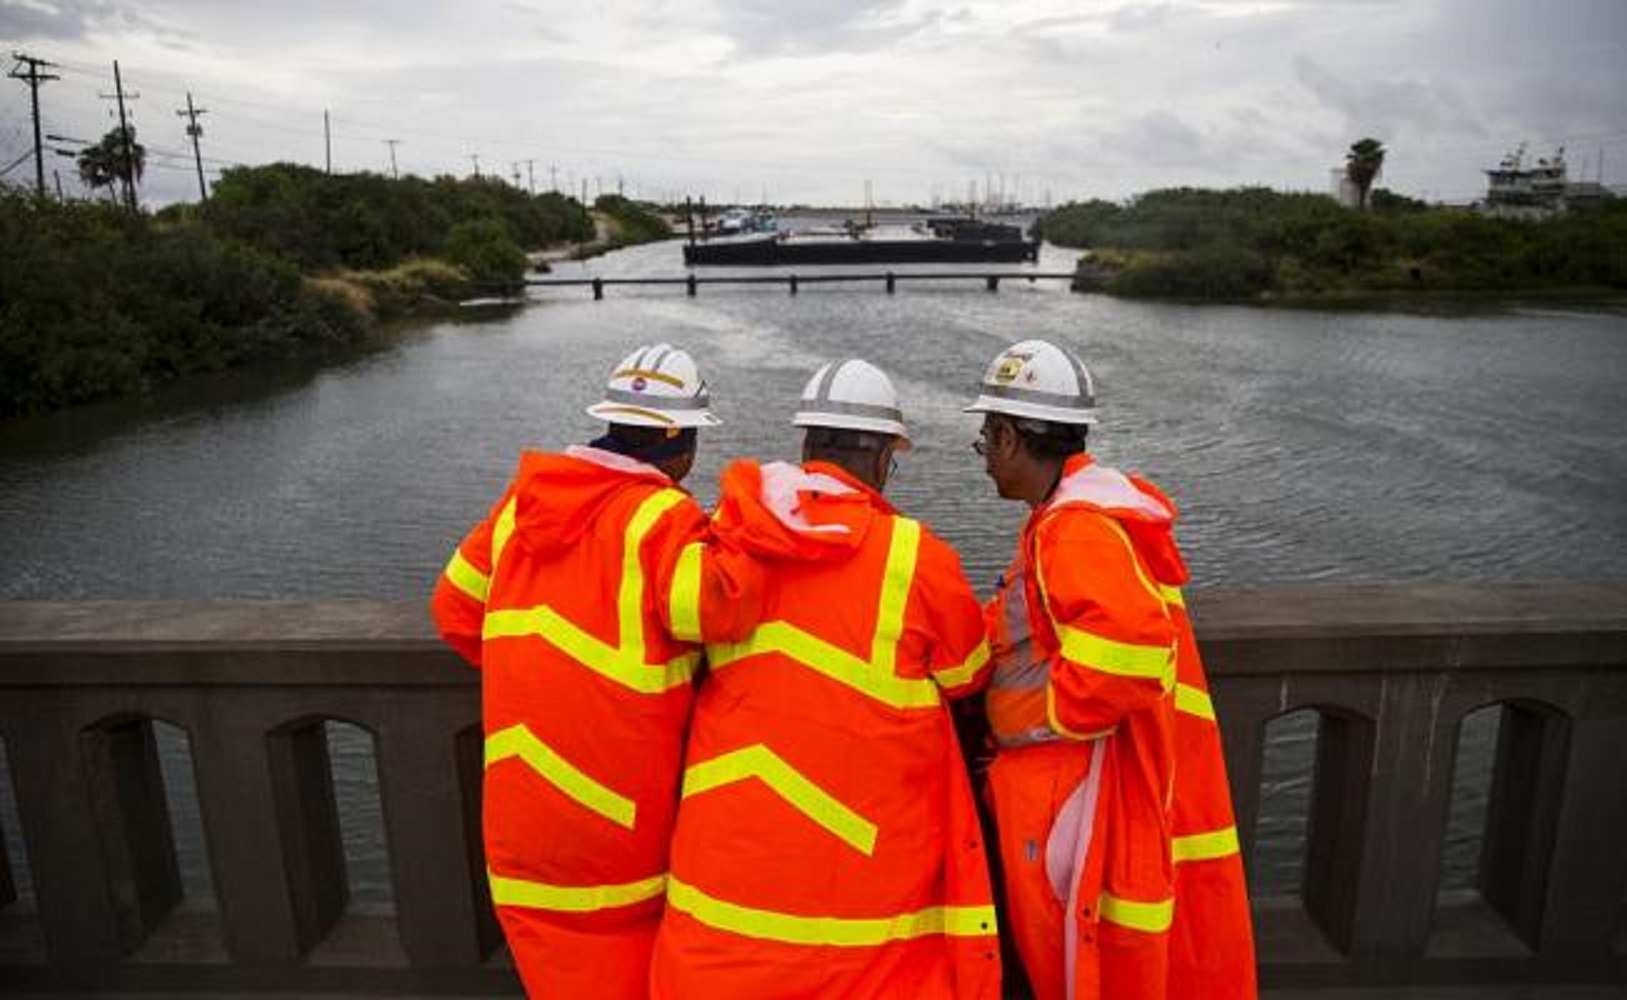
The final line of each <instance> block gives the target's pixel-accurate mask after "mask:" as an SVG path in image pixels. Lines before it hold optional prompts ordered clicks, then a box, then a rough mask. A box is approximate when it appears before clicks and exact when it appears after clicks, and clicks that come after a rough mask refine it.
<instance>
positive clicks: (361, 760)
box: [280, 718, 406, 967]
mask: <svg viewBox="0 0 1627 1000" xmlns="http://www.w3.org/2000/svg"><path fill="white" fill-rule="evenodd" d="M282 739H283V741H284V746H283V749H282V750H281V751H280V753H281V754H282V756H283V759H284V760H285V761H287V762H289V763H291V764H293V768H292V771H291V774H292V775H294V776H297V785H298V788H297V791H296V790H294V789H292V788H286V786H285V791H284V792H283V793H282V794H281V795H280V798H281V800H282V802H283V806H284V809H289V808H292V809H293V810H294V811H295V813H296V814H297V816H298V817H299V820H298V825H297V826H296V827H294V828H293V829H291V830H289V831H288V834H285V835H292V837H293V844H292V846H293V848H294V852H295V853H294V854H293V855H292V856H294V857H297V858H298V859H299V861H298V862H297V863H296V870H298V871H300V872H302V873H303V877H302V879H301V881H302V891H301V892H300V893H299V899H300V905H299V907H298V910H299V913H300V916H301V918H302V920H301V923H302V928H301V935H300V936H301V940H302V941H303V943H304V946H305V947H306V948H307V949H309V951H308V956H307V961H309V962H310V964H312V965H317V966H321V965H348V966H377V967H400V966H402V965H405V963H406V956H405V955H404V953H403V952H402V950H401V943H400V941H399V939H398V937H397V934H396V927H395V920H394V916H395V901H394V894H393V892H392V890H391V887H390V853H389V847H388V844H387V841H386V838H385V833H384V815H383V806H382V803H381V801H380V796H379V772H378V753H377V744H376V737H375V736H374V734H373V733H372V732H371V731H370V730H368V729H366V728H363V727H362V726H358V725H356V724H354V723H350V722H346V721H344V720H340V719H331V718H330V719H324V720H320V721H311V722H308V723H306V724H303V725H300V726H297V727H295V728H294V729H292V730H289V731H286V732H285V733H284V734H283V737H282Z"/></svg>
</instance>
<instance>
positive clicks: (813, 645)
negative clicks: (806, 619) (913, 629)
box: [706, 622, 941, 708]
mask: <svg viewBox="0 0 1627 1000" xmlns="http://www.w3.org/2000/svg"><path fill="white" fill-rule="evenodd" d="M760 653H779V654H780V655H782V656H785V657H788V658H790V659H792V660H795V661H797V662H798V663H800V664H802V665H803V666H805V667H807V668H808V669H810V670H815V671H818V672H819V673H821V674H824V675H825V676H826V677H829V678H830V679H831V680H833V681H836V682H837V683H839V684H844V685H846V686H847V687H850V688H852V689H853V690H855V691H857V692H859V693H860V694H863V695H868V696H869V697H871V698H874V699H875V700H876V701H879V702H881V703H882V704H884V705H891V706H893V707H894V708H926V707H929V706H932V705H936V704H938V703H939V701H940V700H941V696H940V695H939V692H938V685H936V684H934V683H933V682H932V681H929V680H926V679H924V678H923V679H920V680H915V679H910V678H904V677H895V676H894V675H893V673H892V669H891V667H892V664H886V665H885V668H884V667H883V666H882V665H880V664H871V663H867V662H865V661H864V660H861V659H859V658H858V657H857V656H854V655H853V654H852V653H849V652H848V651H847V650H845V649H841V648H839V647H837V646H833V645H831V644H830V643H828V642H826V641H825V640H823V639H820V638H818V637H817V636H812V635H809V634H808V633H807V632H804V631H802V630H801V629H799V628H797V627H796V626H795V625H792V624H790V623H789V622H766V623H764V624H762V625H759V626H757V629H756V631H754V632H753V633H752V635H751V638H749V639H747V640H746V641H745V642H737V643H732V644H719V645H712V646H707V647H706V658H707V660H708V662H710V664H711V665H712V669H714V670H721V669H723V668H724V667H727V666H729V665H730V664H732V663H736V662H738V661H740V660H743V659H745V658H746V657H748V656H756V655H758V654H760Z"/></svg>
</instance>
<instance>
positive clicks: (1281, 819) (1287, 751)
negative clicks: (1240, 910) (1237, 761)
mask: <svg viewBox="0 0 1627 1000" xmlns="http://www.w3.org/2000/svg"><path fill="white" fill-rule="evenodd" d="M1320 719H1321V716H1320V715H1319V714H1318V713H1317V712H1316V711H1315V710H1314V709H1309V708H1306V709H1301V710H1300V711H1297V712H1289V713H1288V714H1287V715H1279V716H1277V717H1276V718H1275V719H1272V720H1271V721H1270V722H1268V723H1266V726H1265V740H1264V744H1265V750H1264V755H1263V760H1262V762H1261V766H1260V806H1259V812H1258V816H1259V819H1258V821H1257V823H1258V825H1257V826H1256V827H1255V833H1254V855H1253V857H1252V858H1251V859H1250V864H1249V888H1250V891H1251V892H1252V893H1253V894H1254V895H1256V896H1262V897H1264V896H1297V895H1298V894H1299V891H1300V887H1301V884H1302V883H1303V882H1304V878H1305V827H1306V823H1307V822H1308V820H1309V817H1310V808H1311V777H1312V774H1313V769H1314V766H1315V761H1316V740H1317V733H1318V729H1319V722H1320Z"/></svg>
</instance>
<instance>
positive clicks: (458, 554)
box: [429, 488, 513, 667]
mask: <svg viewBox="0 0 1627 1000" xmlns="http://www.w3.org/2000/svg"><path fill="white" fill-rule="evenodd" d="M512 492H513V490H512V488H511V489H510V490H508V491H506V492H505V493H504V494H503V499H501V500H499V501H498V502H497V506H496V507H493V508H492V512H491V513H490V514H489V515H487V517H486V519H485V520H483V521H481V522H480V523H479V524H476V525H475V526H474V527H473V528H472V529H470V531H469V534H468V535H467V536H466V537H465V538H464V539H463V542H462V543H461V544H460V545H458V547H457V548H456V549H454V550H453V552H452V558H451V559H450V560H449V561H448V562H447V564H446V568H445V569H444V570H442V571H441V576H440V579H439V580H437V581H436V582H435V593H434V595H433V596H432V597H431V598H430V601H429V610H430V614H431V615H433V616H434V618H435V627H436V629H437V630H438V631H439V632H440V634H441V639H442V640H443V641H444V642H445V643H446V644H447V645H448V646H451V647H452V648H453V649H454V650H456V651H457V652H458V653H459V655H461V656H462V657H463V658H464V659H465V660H468V661H469V662H470V663H471V664H473V665H474V666H477V667H478V666H480V634H481V626H482V625H483V624H484V623H485V619H486V594H487V592H488V591H489V590H490V589H491V568H492V535H493V532H494V531H495V530H496V527H497V522H498V521H500V520H502V518H503V516H504V511H506V510H508V509H509V507H508V503H509V499H510V496H511V494H512ZM510 516H512V515H510Z"/></svg>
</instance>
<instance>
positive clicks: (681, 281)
mask: <svg viewBox="0 0 1627 1000" xmlns="http://www.w3.org/2000/svg"><path fill="white" fill-rule="evenodd" d="M1072 280H1073V272H1072V271H931V272H922V271H916V272H907V271H906V272H899V271H859V272H844V273H818V274H748V275H737V276H732V277H731V276H721V275H720V276H712V275H708V276H705V277H701V276H699V275H694V274H690V275H686V276H684V277H681V278H526V279H525V280H524V282H522V283H521V284H523V285H524V286H525V287H529V288H591V289H592V290H593V297H594V298H595V299H603V298H604V290H605V289H606V288H613V287H615V286H617V285H625V286H637V285H646V286H648V285H653V286H658V287H672V288H680V287H681V288H683V289H684V290H685V292H686V293H687V294H688V295H690V296H691V297H693V296H695V295H696V294H697V293H698V291H699V290H700V286H702V285H784V286H785V287H786V289H787V290H788V291H790V293H791V294H792V295H795V294H796V293H797V291H798V289H800V288H801V287H802V286H803V285H833V284H878V285H880V286H881V287H882V288H884V289H886V291H887V294H888V295H892V294H893V293H895V292H896V291H897V290H898V285H899V284H900V283H902V282H907V281H979V282H982V283H983V287H984V288H985V289H986V290H988V291H990V292H998V291H999V290H1000V283H1001V282H1002V281H1026V282H1028V283H1029V284H1033V283H1034V282H1036V281H1072ZM514 287H515V286H514V285H505V286H504V288H509V289H511V288H514Z"/></svg>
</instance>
